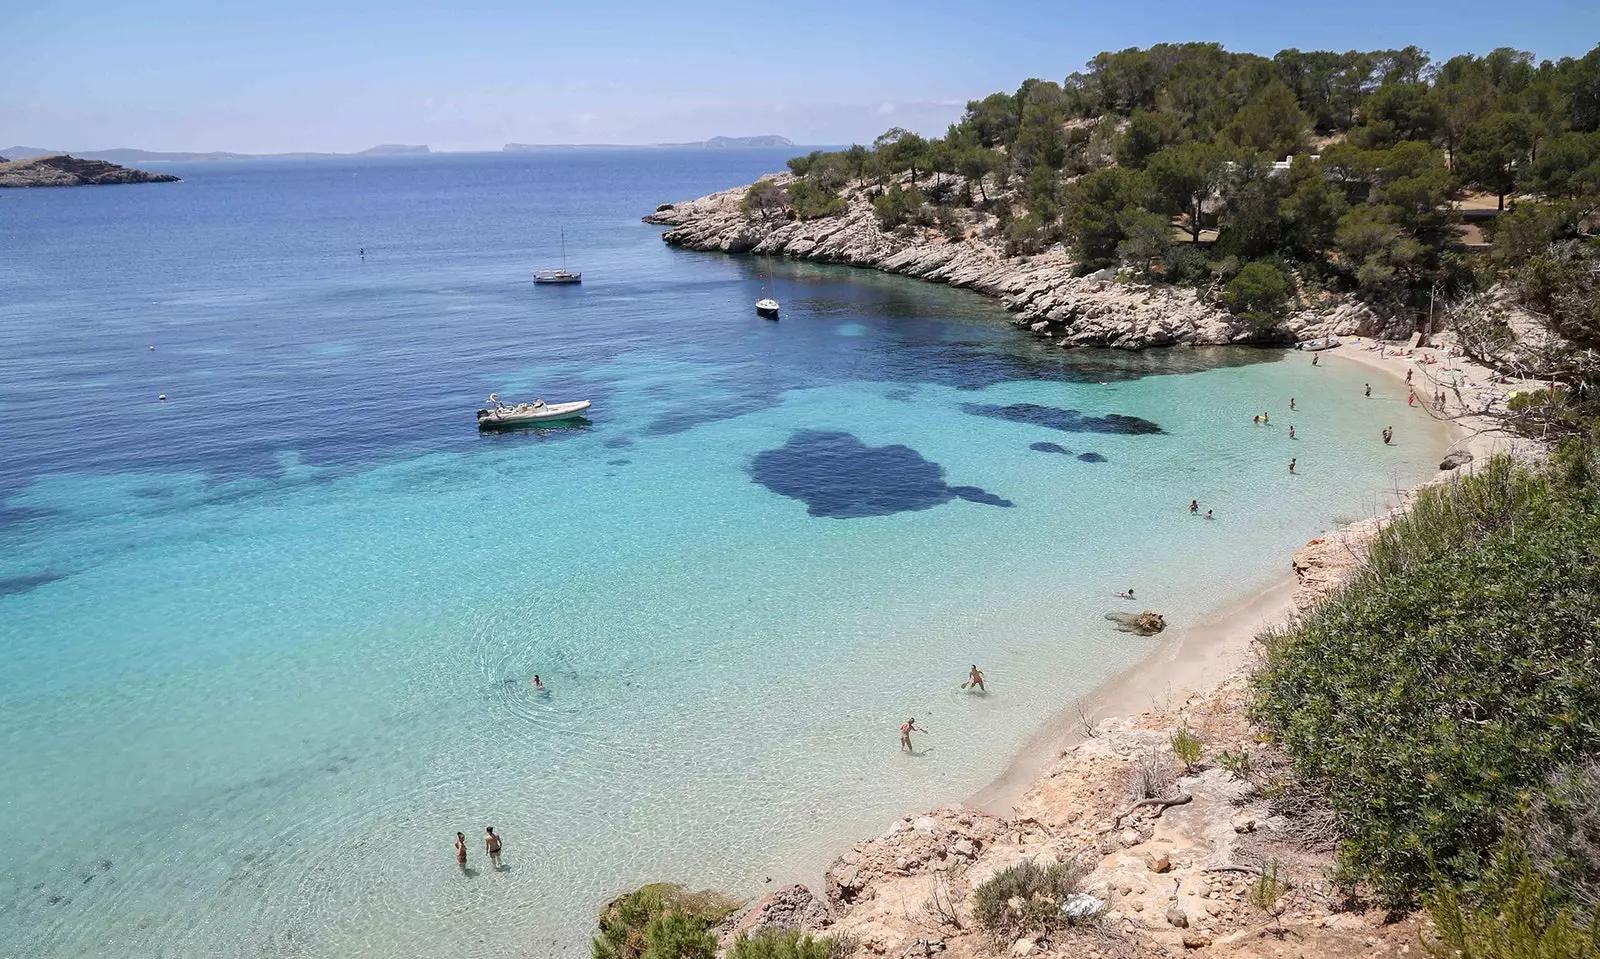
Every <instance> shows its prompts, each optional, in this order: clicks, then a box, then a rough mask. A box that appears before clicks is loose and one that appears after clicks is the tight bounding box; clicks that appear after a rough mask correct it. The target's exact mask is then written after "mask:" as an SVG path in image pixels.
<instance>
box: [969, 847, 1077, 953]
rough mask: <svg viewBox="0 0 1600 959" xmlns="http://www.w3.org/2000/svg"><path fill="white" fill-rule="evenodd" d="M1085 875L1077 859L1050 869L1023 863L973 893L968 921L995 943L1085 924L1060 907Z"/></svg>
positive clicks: (1002, 872) (1031, 861)
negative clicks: (979, 928) (970, 920)
mask: <svg viewBox="0 0 1600 959" xmlns="http://www.w3.org/2000/svg"><path fill="white" fill-rule="evenodd" d="M1088 872H1089V870H1088V868H1087V867H1086V866H1085V865H1084V864H1083V863H1082V862H1080V861H1079V860H1077V859H1072V860H1069V861H1067V862H1064V863H1053V864H1050V865H1039V864H1037V863H1035V862H1034V861H1033V860H1031V859H1024V860H1023V861H1022V862H1019V863H1017V864H1016V865H1015V866H1011V867H1008V868H1006V869H1002V870H1000V871H999V872H997V873H995V874H994V876H993V877H992V878H990V879H988V880H986V881H984V882H982V883H980V884H979V885H978V887H977V888H976V889H974V890H973V892H972V918H973V920H974V921H976V922H977V924H978V925H979V926H980V927H981V928H983V929H984V930H985V931H987V932H988V933H989V934H990V935H992V936H993V937H994V938H995V940H996V942H1006V943H1009V942H1011V941H1013V940H1015V939H1017V938H1018V937H1019V936H1024V935H1034V936H1039V935H1048V934H1050V933H1051V932H1055V931H1058V930H1061V929H1065V928H1067V927H1068V926H1071V925H1073V924H1075V923H1077V922H1080V921H1085V920H1080V919H1078V918H1075V917H1074V916H1072V915H1071V914H1069V913H1068V912H1067V911H1066V910H1065V909H1063V908H1062V904H1063V902H1065V901H1067V900H1068V899H1069V898H1070V897H1072V896H1074V895H1075V894H1077V893H1079V892H1080V891H1081V886H1082V883H1083V877H1084V876H1085V875H1087V874H1088ZM1087 918H1088V917H1085V919H1087Z"/></svg>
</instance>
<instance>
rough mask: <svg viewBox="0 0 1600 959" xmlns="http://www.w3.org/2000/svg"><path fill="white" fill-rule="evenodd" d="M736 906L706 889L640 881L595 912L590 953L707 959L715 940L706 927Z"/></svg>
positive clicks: (597, 958)
mask: <svg viewBox="0 0 1600 959" xmlns="http://www.w3.org/2000/svg"><path fill="white" fill-rule="evenodd" d="M740 905H741V903H740V902H739V900H737V899H734V898H732V897H730V896H725V895H723V894H721V893H717V892H711V891H709V890H707V891H704V892H690V891H689V890H687V889H684V888H683V887H682V886H676V885H672V884H670V883H664V882H658V883H651V884H650V885H647V886H641V887H639V888H638V889H635V890H634V891H633V892H630V893H628V894H627V895H625V896H621V897H618V898H617V899H615V900H613V901H612V902H611V903H609V904H607V906H606V907H605V908H604V909H602V910H601V911H600V935H599V936H596V937H595V938H594V939H593V940H592V941H591V944H590V952H591V954H592V955H593V956H594V959H712V957H714V956H715V955H716V951H717V940H716V937H715V936H713V935H711V932H710V929H711V927H712V926H713V925H716V924H717V923H719V922H722V921H723V920H725V919H727V918H728V917H729V916H731V915H733V914H734V912H736V911H738V909H739V906H740Z"/></svg>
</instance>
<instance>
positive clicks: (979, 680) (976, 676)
mask: <svg viewBox="0 0 1600 959" xmlns="http://www.w3.org/2000/svg"><path fill="white" fill-rule="evenodd" d="M963 688H965V689H976V690H978V691H979V692H984V693H986V692H988V691H989V690H988V689H987V688H985V687H984V685H983V670H981V669H979V668H978V664H977V663H973V664H972V668H971V669H969V670H967V682H966V685H965V686H964V687H963Z"/></svg>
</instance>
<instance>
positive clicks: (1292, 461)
mask: <svg viewBox="0 0 1600 959" xmlns="http://www.w3.org/2000/svg"><path fill="white" fill-rule="evenodd" d="M1296 462H1298V461H1297V460H1292V459H1291V460H1290V461H1289V472H1291V473H1293V472H1294V464H1295V463H1296Z"/></svg>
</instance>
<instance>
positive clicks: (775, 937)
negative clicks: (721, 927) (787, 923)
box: [727, 930, 833, 959]
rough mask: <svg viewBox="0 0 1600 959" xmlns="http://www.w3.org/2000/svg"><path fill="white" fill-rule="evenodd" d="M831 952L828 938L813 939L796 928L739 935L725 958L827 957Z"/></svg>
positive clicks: (831, 947)
mask: <svg viewBox="0 0 1600 959" xmlns="http://www.w3.org/2000/svg"><path fill="white" fill-rule="evenodd" d="M832 954H833V942H832V941H831V940H829V939H813V938H811V937H810V936H808V935H806V934H805V933H802V932H800V931H798V930H789V931H787V932H778V931H776V930H766V931H764V932H760V933H757V934H756V935H754V936H740V937H739V938H738V940H736V941H735V942H734V944H733V947H732V948H731V949H729V950H728V955H727V959H829V957H830V956H831V955H832Z"/></svg>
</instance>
